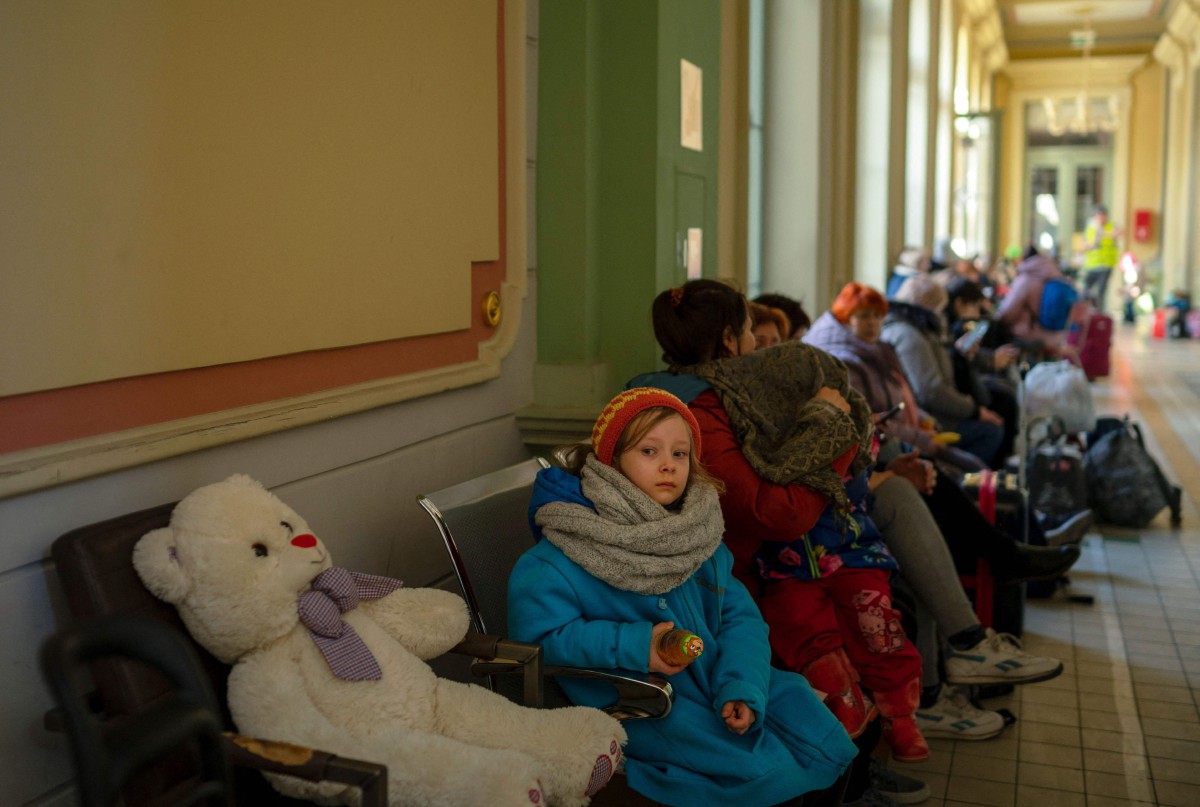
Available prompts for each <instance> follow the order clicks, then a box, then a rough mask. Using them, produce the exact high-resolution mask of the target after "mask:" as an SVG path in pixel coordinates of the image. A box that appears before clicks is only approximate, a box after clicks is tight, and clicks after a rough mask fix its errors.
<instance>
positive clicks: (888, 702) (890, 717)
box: [874, 678, 929, 762]
mask: <svg viewBox="0 0 1200 807" xmlns="http://www.w3.org/2000/svg"><path fill="white" fill-rule="evenodd" d="M874 695H875V703H876V705H878V706H879V711H880V713H881V714H882V715H883V739H885V740H887V743H888V745H890V746H891V747H892V758H893V759H895V760H896V761H897V762H924V761H925V760H927V759H929V744H928V743H927V742H925V738H924V737H922V736H921V730H920V729H918V728H917V722H916V720H914V719H913V712H915V711H916V709H917V705H918V704H919V703H920V700H921V682H920V680H919V679H916V678H914V679H912V680H911V681H909V682H908V683H907V684H905V685H904V686H902V687H900V688H899V689H893V690H890V691H888V692H879V691H876V692H875V693H874Z"/></svg>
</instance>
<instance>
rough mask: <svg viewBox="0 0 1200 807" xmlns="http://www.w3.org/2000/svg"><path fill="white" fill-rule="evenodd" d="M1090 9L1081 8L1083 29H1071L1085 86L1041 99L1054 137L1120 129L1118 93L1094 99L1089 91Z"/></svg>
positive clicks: (1092, 43)
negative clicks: (1079, 52) (1118, 124)
mask: <svg viewBox="0 0 1200 807" xmlns="http://www.w3.org/2000/svg"><path fill="white" fill-rule="evenodd" d="M1091 11H1092V9H1091V8H1090V7H1086V6H1085V7H1084V8H1081V9H1080V10H1079V14H1080V15H1081V16H1082V17H1083V29H1082V30H1078V31H1072V32H1071V47H1072V48H1076V49H1078V50H1081V51H1082V52H1083V55H1082V60H1081V61H1082V66H1083V85H1082V87H1080V90H1079V92H1078V93H1077V94H1076V95H1074V96H1069V97H1066V98H1043V99H1042V106H1043V108H1044V110H1045V113H1046V131H1047V132H1049V133H1050V134H1051V135H1053V136H1055V137H1062V136H1063V135H1066V134H1074V135H1084V134H1092V133H1095V132H1112V131H1114V130H1115V129H1116V128H1117V121H1118V120H1119V115H1118V113H1119V106H1118V103H1119V102H1118V100H1117V98H1116V96H1108V97H1102V98H1093V97H1092V96H1091V92H1090V86H1089V80H1090V69H1091V58H1092V47H1093V46H1095V44H1096V32H1095V31H1094V30H1092V25H1091Z"/></svg>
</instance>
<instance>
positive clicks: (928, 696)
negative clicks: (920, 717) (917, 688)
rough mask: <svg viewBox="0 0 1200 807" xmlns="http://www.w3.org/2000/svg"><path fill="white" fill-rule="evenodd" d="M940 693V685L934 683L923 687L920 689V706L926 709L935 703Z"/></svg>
mask: <svg viewBox="0 0 1200 807" xmlns="http://www.w3.org/2000/svg"><path fill="white" fill-rule="evenodd" d="M940 694H942V685H941V684H934V685H933V686H931V687H923V688H922V689H921V708H922V709H928V708H929V707H930V706H933V705H934V704H935V703H937V699H938V695H940Z"/></svg>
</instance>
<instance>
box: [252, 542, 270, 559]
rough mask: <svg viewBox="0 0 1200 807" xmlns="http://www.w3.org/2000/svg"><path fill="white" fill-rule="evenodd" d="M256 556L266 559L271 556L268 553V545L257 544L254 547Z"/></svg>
mask: <svg viewBox="0 0 1200 807" xmlns="http://www.w3.org/2000/svg"><path fill="white" fill-rule="evenodd" d="M254 554H255V555H257V556H258V557H260V558H265V557H266V556H267V555H268V554H269V553H268V552H267V546H266V544H255V545H254Z"/></svg>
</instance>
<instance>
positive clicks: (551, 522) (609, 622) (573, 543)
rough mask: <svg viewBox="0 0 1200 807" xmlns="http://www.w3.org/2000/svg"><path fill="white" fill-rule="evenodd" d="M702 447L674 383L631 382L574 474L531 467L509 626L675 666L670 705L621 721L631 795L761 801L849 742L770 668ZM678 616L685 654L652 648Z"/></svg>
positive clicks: (557, 646) (567, 684)
mask: <svg viewBox="0 0 1200 807" xmlns="http://www.w3.org/2000/svg"><path fill="white" fill-rule="evenodd" d="M699 449H700V428H699V425H698V424H697V423H696V420H695V418H694V417H693V415H692V414H691V412H690V411H689V410H688V408H687V406H685V405H684V404H683V403H682V402H681V401H680V400H679V399H678V398H676V397H675V396H673V395H671V394H670V393H667V392H664V391H663V390H660V389H652V388H638V389H632V390H627V391H625V392H623V393H621V394H620V395H618V396H617V397H616V398H614V399H613V400H612V401H610V402H609V404H608V406H607V407H605V409H604V412H603V413H602V414H601V415H600V418H599V420H597V422H596V426H595V429H594V430H593V432H592V451H589V452H581V454H582V456H581V458H580V460H579V462H578V464H579V466H580V467H579V473H578V475H575V474H573V473H571V472H568V471H566V470H563V469H559V468H550V469H547V470H544V471H542V472H541V473H540V474H539V476H538V480H537V484H536V486H535V490H534V495H533V501H532V502H531V504H530V518H531V524H532V526H533V528H534V533H535V535H536V536H537V538H538V539H539V540H538V542H537V543H536V544H535V545H534V546H533V548H531V549H530V550H529V551H527V552H526V553H525V554H524V555H523V556H522V557H521V558H520V560H518V562H517V564H516V566H515V568H514V569H513V572H512V576H511V577H510V579H509V631H510V634H511V635H512V636H513V638H515V639H518V640H520V641H528V642H537V643H539V644H541V645H542V647H543V652H544V656H545V661H546V663H547V664H561V665H569V666H577V667H603V668H613V667H616V668H623V669H628V670H635V671H639V672H657V673H661V674H663V675H667V676H670V682H671V686H672V688H673V690H674V693H675V702H674V706H673V708H672V710H671V712H670V714H668V715H667V716H666V717H665V718H661V719H658V720H632V721H629V722H627V723H625V729H626V731H627V732H628V734H629V744H628V746H627V747H626V749H625V751H626V756H627V762H626V766H625V770H626V773H627V775H628V782H629V786H630V787H632V788H633V789H634V790H637V791H638V792H640V793H642V794H644V795H646V796H648V797H649V798H651V799H654V800H656V801H659V802H662V803H664V804H670V805H684V804H686V805H726V804H735V803H736V804H745V805H749V806H750V807H754V806H756V805H762V806H764V807H765V805H773V804H777V803H780V802H784V801H787V800H790V799H793V798H795V797H796V796H799V795H800V794H803V793H806V792H809V791H813V790H819V789H823V788H827V787H829V786H830V785H832V784H833V783H834V781H835V780H837V779H838V777H839V776H840V775H841V774H842V773H843V771H845V770H846V767H847V766H848V765H849V763H850V761H851V760H852V759H853V758H854V756H855V753H856V749H855V746H854V744H853V743H852V742H851V741H850V738H849V737H848V736H847V735H846V732H845V731H844V730H843V729H842V727H841V724H840V723H839V722H838V721H837V719H836V718H835V717H834V716H833V715H832V714H831V713H830V711H829V710H828V709H826V708H825V707H824V705H823V704H822V703H821V701H820V699H819V698H818V697H817V696H816V695H815V694H814V693H813V691H812V689H811V688H810V687H809V685H808V683H807V682H806V681H805V680H804V678H803V677H802V676H800V675H797V674H795V673H789V672H784V671H781V670H777V669H774V668H772V667H771V665H770V660H771V650H770V645H769V644H768V642H767V626H766V623H765V622H763V620H762V617H761V616H760V615H759V612H758V609H757V607H756V606H755V604H754V601H753V600H752V599H751V598H750V595H749V593H748V592H747V591H746V589H745V588H744V587H743V586H742V584H741V583H740V582H738V581H737V580H736V579H735V578H734V577H733V576H732V574H731V567H732V565H733V557H732V555H730V553H729V550H727V549H726V548H725V547H724V545H723V544H722V543H721V536H722V533H723V531H724V523H723V521H722V519H721V509H720V505H719V503H718V491H717V488H716V486H715V483H714V482H713V481H712V480H711V478H710V477H709V476H708V475H707V474H706V473H704V471H703V469H702V468H701V466H700V464H699ZM676 626H678V627H681V628H686V629H687V630H689V631H691V632H692V633H695V634H696V635H697V636H699V637H700V639H701V640H702V641H703V645H704V649H703V653H702V654H701V655H700V656H699V657H698V658H696V659H695V660H693V661H691V662H690V663H685V664H682V665H673V664H671V663H669V662H667V661H664V660H663V659H662V658H660V657H659V655H658V652H657V650H656V642H657V639H658V637H659V635H660V634H662V633H664V632H666V631H667V630H670V629H671V628H673V627H676ZM560 683H561V685H562V687H563V689H564V690H565V691H566V693H567V695H568V696H569V697H570V698H571V699H572V701H574V702H575V703H578V704H584V705H589V706H603V705H605V704H606V703H608V702H609V701H611V690H609V689H608V688H607V687H606V686H605V685H604V684H602V683H600V682H596V681H588V680H583V679H576V678H569V679H568V678H564V679H561V680H560Z"/></svg>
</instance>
